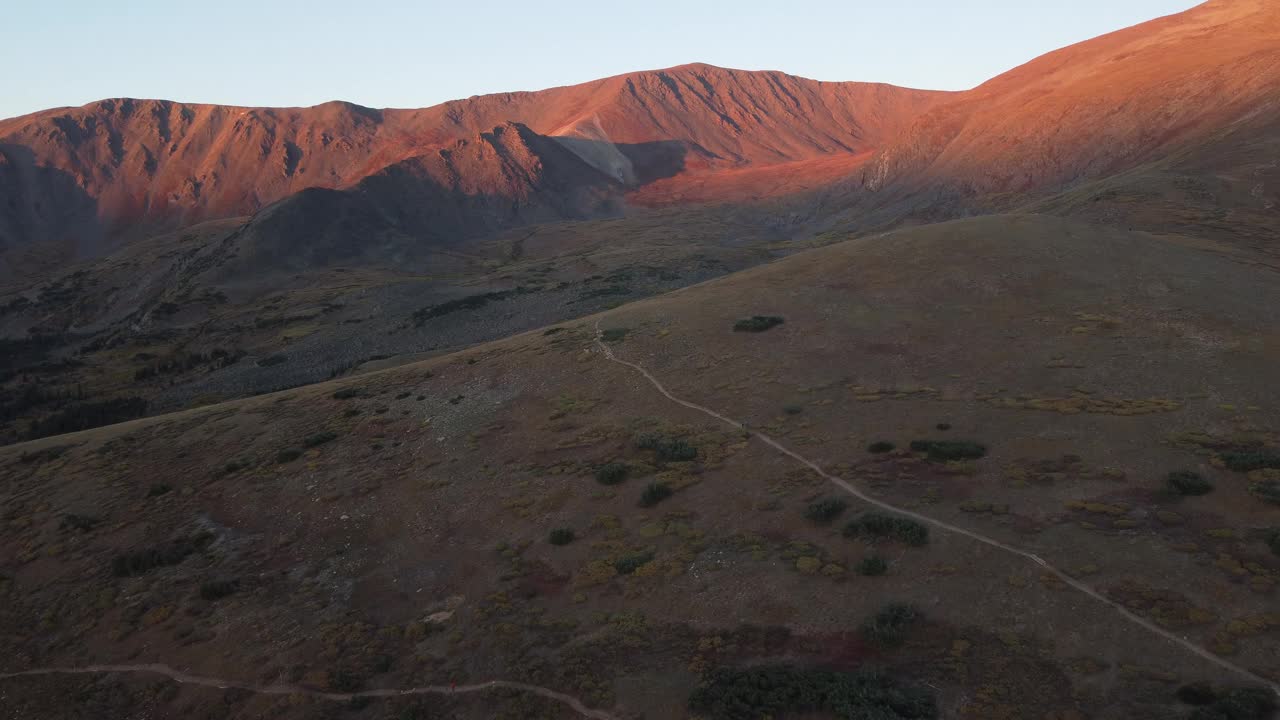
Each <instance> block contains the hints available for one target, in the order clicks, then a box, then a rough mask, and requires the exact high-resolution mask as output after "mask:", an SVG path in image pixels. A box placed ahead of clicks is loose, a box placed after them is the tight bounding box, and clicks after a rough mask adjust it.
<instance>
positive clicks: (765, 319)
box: [733, 315, 786, 333]
mask: <svg viewBox="0 0 1280 720" xmlns="http://www.w3.org/2000/svg"><path fill="white" fill-rule="evenodd" d="M784 322H786V320H784V319H782V318H780V317H778V316H777V315H752V316H751V317H749V318H743V319H742V320H739V321H738V322H736V323H734V324H733V331H734V332H753V333H759V332H764V331H766V330H772V329H773V328H776V327H778V326H779V325H781V324H782V323H784Z"/></svg>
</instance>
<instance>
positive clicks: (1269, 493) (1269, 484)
mask: <svg viewBox="0 0 1280 720" xmlns="http://www.w3.org/2000/svg"><path fill="white" fill-rule="evenodd" d="M1249 492H1251V493H1253V494H1254V496H1255V497H1257V498H1258V499H1259V500H1265V501H1267V502H1269V503H1272V504H1274V505H1280V482H1277V481H1275V480H1261V481H1259V482H1256V483H1254V484H1252V485H1250V486H1249Z"/></svg>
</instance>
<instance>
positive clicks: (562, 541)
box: [547, 528, 577, 545]
mask: <svg viewBox="0 0 1280 720" xmlns="http://www.w3.org/2000/svg"><path fill="white" fill-rule="evenodd" d="M575 537H577V536H576V535H574V533H573V529H572V528H556V529H555V530H552V531H551V535H550V536H549V537H548V538H547V539H548V541H550V542H551V544H552V545H568V544H569V543H571V542H573V539H574V538H575Z"/></svg>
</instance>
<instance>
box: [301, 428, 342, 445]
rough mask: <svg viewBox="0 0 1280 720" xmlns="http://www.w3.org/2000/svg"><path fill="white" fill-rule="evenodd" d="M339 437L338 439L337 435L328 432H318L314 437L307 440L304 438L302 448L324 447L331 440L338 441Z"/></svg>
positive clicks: (311, 436)
mask: <svg viewBox="0 0 1280 720" xmlns="http://www.w3.org/2000/svg"><path fill="white" fill-rule="evenodd" d="M337 437H338V434H337V433H331V432H329V431H327V430H326V431H324V432H318V433H316V434H314V435H308V436H307V437H306V438H304V439H303V441H302V447H308V448H313V447H316V446H317V445H323V444H325V443H327V442H329V441H331V440H335V439H337Z"/></svg>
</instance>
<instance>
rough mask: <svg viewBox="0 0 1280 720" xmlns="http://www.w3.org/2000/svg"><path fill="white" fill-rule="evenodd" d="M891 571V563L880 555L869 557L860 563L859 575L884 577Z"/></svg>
mask: <svg viewBox="0 0 1280 720" xmlns="http://www.w3.org/2000/svg"><path fill="white" fill-rule="evenodd" d="M888 571H889V563H888V561H886V560H885V559H884V558H882V557H880V556H879V555H868V556H867V557H864V558H862V562H859V563H858V574H859V575H866V576H868V577H875V576H876V575H883V574H885V573H886V572H888Z"/></svg>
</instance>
